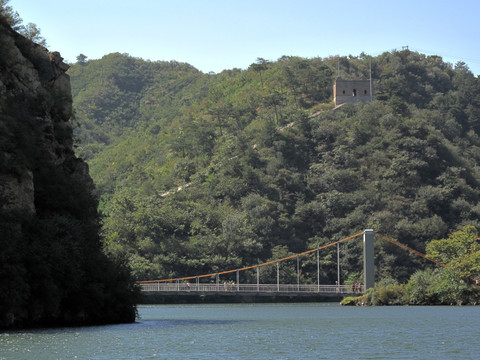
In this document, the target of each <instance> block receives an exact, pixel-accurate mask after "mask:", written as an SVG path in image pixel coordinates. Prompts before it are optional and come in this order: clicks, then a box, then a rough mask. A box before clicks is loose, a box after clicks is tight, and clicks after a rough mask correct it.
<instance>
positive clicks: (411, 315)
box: [0, 303, 480, 360]
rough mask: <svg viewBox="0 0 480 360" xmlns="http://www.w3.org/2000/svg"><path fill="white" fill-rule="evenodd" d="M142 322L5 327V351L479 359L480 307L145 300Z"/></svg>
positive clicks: (18, 354)
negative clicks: (10, 329) (158, 302)
mask: <svg viewBox="0 0 480 360" xmlns="http://www.w3.org/2000/svg"><path fill="white" fill-rule="evenodd" d="M138 311H139V315H140V316H141V318H140V319H138V320H137V322H136V323H134V324H126V325H112V326H93V327H84V328H57V329H39V330H28V331H24V330H23V331H13V332H2V333H0V359H39V360H40V359H49V360H50V359H342V358H343V359H462V360H466V359H479V358H480V307H478V306H476V307H474V306H465V307H453V306H452V307H447V306H439V307H424V306H419V307H413V306H401V307H341V306H339V305H338V304H331V303H315V304H214V305H213V304H212V305H205V304H202V305H142V306H139V308H138Z"/></svg>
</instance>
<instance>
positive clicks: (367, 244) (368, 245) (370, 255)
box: [363, 229, 375, 290]
mask: <svg viewBox="0 0 480 360" xmlns="http://www.w3.org/2000/svg"><path fill="white" fill-rule="evenodd" d="M374 237H375V231H373V230H371V229H368V230H365V231H364V232H363V284H364V286H365V290H367V289H370V288H373V287H375V262H374V246H373V245H374Z"/></svg>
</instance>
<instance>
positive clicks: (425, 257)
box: [375, 234, 477, 281]
mask: <svg viewBox="0 0 480 360" xmlns="http://www.w3.org/2000/svg"><path fill="white" fill-rule="evenodd" d="M375 235H376V236H378V237H379V238H380V239H383V240H386V241H388V242H390V243H392V244H394V245H397V246H398V247H400V248H402V249H404V250H407V251H410V252H411V253H413V254H415V255H418V256H421V257H423V258H424V259H427V260H428V261H431V262H433V263H435V264H437V265H440V266H441V267H446V265H445V264H444V263H442V262H440V261H437V260H434V259H432V258H430V257H428V256H427V255H425V254H422V253H421V252H419V251H417V250H413V249H412V248H409V247H408V246H406V245H403V244H401V243H399V242H398V241H396V240H393V239H390V238H389V237H386V236H385V235H382V234H375ZM468 278H469V279H471V280H473V281H476V280H477V279H476V278H475V277H473V276H468Z"/></svg>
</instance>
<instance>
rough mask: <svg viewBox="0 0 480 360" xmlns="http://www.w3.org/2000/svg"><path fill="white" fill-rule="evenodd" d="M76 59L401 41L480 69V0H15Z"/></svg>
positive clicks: (222, 64) (347, 48) (231, 56)
mask: <svg viewBox="0 0 480 360" xmlns="http://www.w3.org/2000/svg"><path fill="white" fill-rule="evenodd" d="M9 5H10V6H12V7H13V9H14V10H15V11H17V12H18V13H19V14H20V16H21V17H22V19H23V20H24V23H29V22H33V23H35V24H36V25H37V26H38V27H40V29H41V32H42V35H43V36H44V37H45V38H46V40H47V43H48V45H49V49H50V50H51V51H54V50H55V51H60V53H61V54H62V56H63V57H64V58H65V59H66V61H69V62H75V61H76V56H77V55H79V54H80V53H82V54H85V55H86V56H87V57H88V58H89V59H98V58H101V57H102V56H103V55H106V54H109V53H112V52H121V53H128V54H130V55H132V56H135V57H140V58H143V59H149V60H152V61H155V60H166V61H170V60H176V61H180V62H187V63H189V64H191V65H193V66H194V67H196V68H197V69H199V70H201V71H203V72H209V71H214V72H220V71H222V70H223V69H232V68H241V69H245V68H247V67H248V66H249V65H250V64H252V63H254V62H255V61H256V59H257V58H258V57H262V58H265V59H268V60H277V59H278V58H280V57H281V56H283V55H292V56H301V57H306V58H313V57H328V56H334V55H341V56H343V55H353V56H357V55H359V54H360V53H361V52H365V53H366V54H368V55H373V56H375V55H379V54H381V53H383V52H385V51H391V50H393V49H402V47H404V46H408V47H409V49H410V50H413V51H418V52H421V53H425V54H428V55H434V54H435V55H439V56H442V57H443V59H444V60H445V61H447V62H450V63H452V64H455V63H456V62H457V61H464V62H465V63H467V64H468V66H469V68H470V70H472V72H473V73H474V74H475V75H479V74H480V46H479V42H480V21H479V18H478V16H479V14H480V1H478V0H466V1H445V0H435V1H431V0H416V1H413V0H398V1H390V0H364V1H358V0H357V1H350V0H345V1H338V0H329V1H323V0H317V1H314V0H293V1H284V0H263V1H262V0H255V1H254V0H238V1H230V0H136V1H124V0H75V1H73V0H10V3H9Z"/></svg>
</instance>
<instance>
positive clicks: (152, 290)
mask: <svg viewBox="0 0 480 360" xmlns="http://www.w3.org/2000/svg"><path fill="white" fill-rule="evenodd" d="M375 236H377V237H379V238H380V239H383V240H386V241H389V242H391V243H393V244H395V245H397V246H399V247H401V248H403V249H405V250H407V251H410V252H411V253H413V254H415V255H419V256H422V257H424V258H426V259H427V260H430V261H433V262H435V263H437V264H439V265H443V264H441V263H438V262H436V261H434V260H432V259H429V258H428V257H426V256H425V255H424V254H422V253H420V252H418V251H416V250H413V249H411V248H409V247H407V246H405V245H402V244H400V243H398V242H396V241H395V240H393V239H390V238H388V237H386V236H383V235H381V234H375V232H374V231H373V230H365V231H363V232H362V233H358V234H355V235H352V236H349V237H347V238H345V239H342V240H339V241H334V242H331V243H329V244H327V245H324V246H319V247H317V248H315V249H311V250H308V251H305V252H302V253H298V254H294V255H290V256H287V257H284V258H281V259H277V260H273V261H268V262H265V263H262V264H257V265H252V266H246V267H243V268H238V269H233V270H226V271H221V272H215V273H209V274H202V275H193V276H186V277H180V278H171V279H162V280H148V281H139V282H138V283H137V284H138V286H139V287H140V290H141V292H142V294H143V295H146V296H149V295H150V296H151V295H157V297H158V295H161V296H162V297H164V298H165V297H178V296H183V297H185V296H197V297H198V296H209V297H211V298H212V297H222V298H228V297H230V298H231V297H248V296H250V297H252V296H255V297H257V298H258V297H262V296H269V297H272V296H279V297H282V296H283V297H284V296H288V297H291V298H292V297H315V298H319V297H336V298H339V297H345V296H358V295H360V294H363V293H365V291H366V290H368V289H369V288H373V287H374V285H375V271H374V238H375ZM360 237H363V283H357V284H353V285H345V284H344V285H342V284H341V281H340V280H341V279H340V244H341V243H343V242H346V241H348V240H351V239H355V238H360ZM333 246H336V247H337V281H336V283H335V284H321V283H320V278H321V274H320V256H321V251H322V250H324V249H327V248H330V247H333ZM313 253H316V262H317V279H316V283H313V281H312V279H311V280H310V283H308V284H305V283H304V284H302V283H300V278H301V276H300V261H301V258H302V257H304V256H306V255H309V254H313ZM292 259H296V278H297V281H296V283H294V284H283V283H281V282H280V278H281V276H280V273H281V269H280V263H282V262H285V261H288V260H292ZM267 266H273V267H275V268H276V280H277V281H276V283H267V284H266V283H262V282H261V276H260V269H261V268H263V267H267ZM243 271H255V272H256V282H254V283H252V282H249V283H241V282H240V273H241V272H243ZM232 274H236V282H233V281H228V282H227V280H226V279H227V277H230V278H231V277H232Z"/></svg>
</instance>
